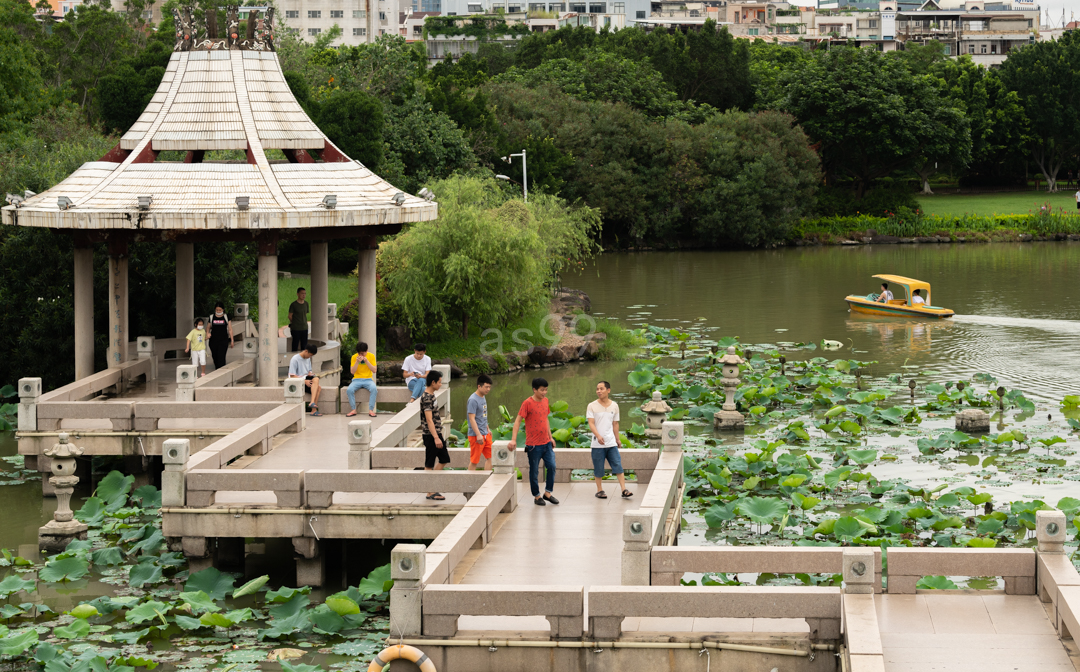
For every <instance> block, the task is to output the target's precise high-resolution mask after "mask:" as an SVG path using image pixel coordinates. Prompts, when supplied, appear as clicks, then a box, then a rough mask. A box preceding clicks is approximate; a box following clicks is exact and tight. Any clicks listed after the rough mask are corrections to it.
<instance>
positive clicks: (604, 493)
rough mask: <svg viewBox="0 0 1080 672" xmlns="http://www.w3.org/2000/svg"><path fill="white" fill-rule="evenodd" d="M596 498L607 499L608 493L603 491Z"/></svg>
mask: <svg viewBox="0 0 1080 672" xmlns="http://www.w3.org/2000/svg"><path fill="white" fill-rule="evenodd" d="M596 498H597V499H607V493H606V492H604V491H603V490H601V491H599V492H597V493H596Z"/></svg>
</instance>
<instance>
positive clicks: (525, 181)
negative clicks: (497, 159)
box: [495, 149, 529, 203]
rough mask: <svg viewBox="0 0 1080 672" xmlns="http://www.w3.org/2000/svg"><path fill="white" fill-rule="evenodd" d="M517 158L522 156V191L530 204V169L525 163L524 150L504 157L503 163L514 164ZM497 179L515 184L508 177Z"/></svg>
mask: <svg viewBox="0 0 1080 672" xmlns="http://www.w3.org/2000/svg"><path fill="white" fill-rule="evenodd" d="M515 156H520V157H521V189H522V191H523V192H524V194H525V202H526V203H528V202H529V168H528V164H527V163H526V161H525V159H526V157H525V150H524V149H523V150H521V153H520V154H511V155H509V156H504V157H502V159H503V161H506V162H507V163H513V159H514V157H515ZM495 177H496V178H497V179H500V180H508V181H510V182H514V180H511V179H510V178H509V177H507V176H506V175H496V176H495Z"/></svg>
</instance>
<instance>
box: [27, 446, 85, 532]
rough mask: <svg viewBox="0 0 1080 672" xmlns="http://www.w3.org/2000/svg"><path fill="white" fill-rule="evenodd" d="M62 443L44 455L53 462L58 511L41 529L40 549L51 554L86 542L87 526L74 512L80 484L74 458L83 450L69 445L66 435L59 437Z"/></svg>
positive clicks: (39, 529) (53, 478)
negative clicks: (76, 541)
mask: <svg viewBox="0 0 1080 672" xmlns="http://www.w3.org/2000/svg"><path fill="white" fill-rule="evenodd" d="M57 439H58V440H59V443H57V444H56V445H54V446H53V447H52V448H46V449H45V451H44V453H45V455H46V456H48V457H49V458H50V459H51V460H52V473H53V475H52V476H50V477H49V483H51V484H52V485H53V487H54V488H56V512H55V513H54V514H53V519H52V520H50V521H49V522H48V524H46V525H44V526H43V527H39V528H38V548H40V549H41V550H43V551H48V552H50V553H58V552H60V551H62V550H64V549H65V548H67V545H68V543H69V542H70V541H71V540H72V539H86V529H87V527H86V525H85V524H84V523H80V522H79V521H77V520H75V513H74V512H73V511H72V510H71V495H72V494H73V493H74V492H75V486H76V485H77V484H78V483H79V477H78V476H76V475H75V458H76V457H78V456H79V455H82V454H83V449H82V448H79V447H78V446H76V445H74V444H71V443H68V435H67V434H66V433H64V432H61V433H60V436H58V437H57Z"/></svg>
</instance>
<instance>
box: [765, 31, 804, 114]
mask: <svg viewBox="0 0 1080 672" xmlns="http://www.w3.org/2000/svg"><path fill="white" fill-rule="evenodd" d="M808 58H810V52H808V51H806V50H805V49H803V48H802V45H798V44H796V45H791V44H786V43H785V44H774V43H769V42H766V41H765V40H754V41H753V42H751V43H750V81H751V82H752V84H753V88H754V109H755V110H777V109H780V107H781V105H782V103H783V100H784V87H783V84H782V78H783V77H782V76H783V74H784V73H785V72H788V71H789V70H793V69H796V68H799V67H801V66H802V63H803V62H804V61H806V60H807V59H808Z"/></svg>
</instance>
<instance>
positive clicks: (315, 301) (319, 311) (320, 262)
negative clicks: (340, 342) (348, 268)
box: [311, 241, 330, 341]
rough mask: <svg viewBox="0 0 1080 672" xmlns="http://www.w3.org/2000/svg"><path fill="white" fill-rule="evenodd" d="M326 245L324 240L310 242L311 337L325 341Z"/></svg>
mask: <svg viewBox="0 0 1080 672" xmlns="http://www.w3.org/2000/svg"><path fill="white" fill-rule="evenodd" d="M327 248H328V245H327V244H326V242H325V241H322V242H313V243H312V244H311V338H314V339H316V340H319V341H326V340H327V338H328V334H329V330H328V329H327V323H328V322H329V318H328V315H327V312H326V304H327V303H328V302H329V301H330V285H329V282H330V279H329V277H328V276H329V260H328V258H327Z"/></svg>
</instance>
